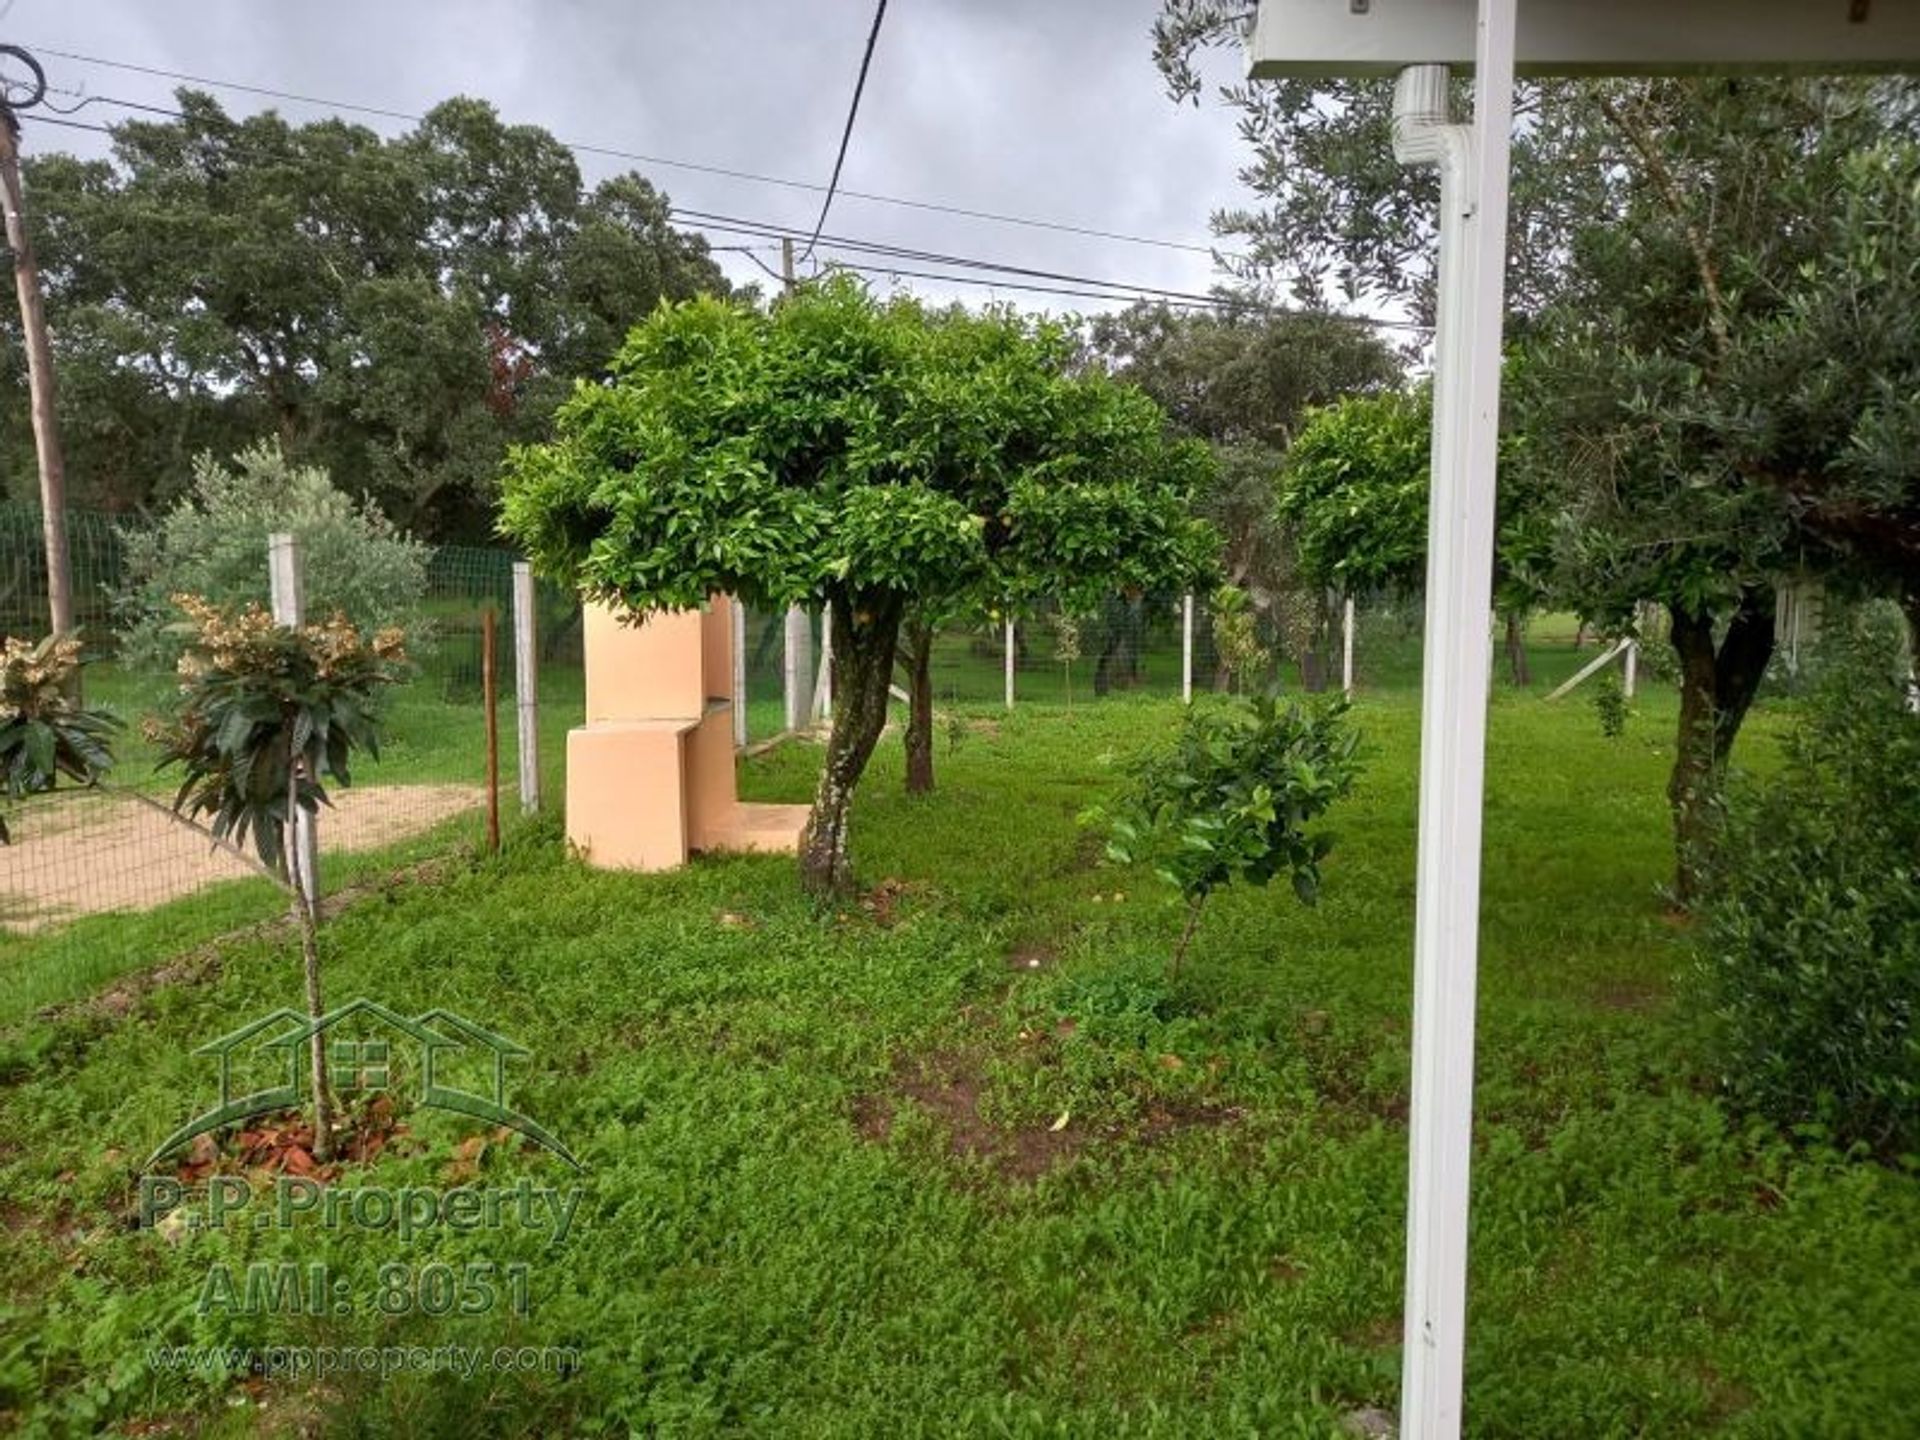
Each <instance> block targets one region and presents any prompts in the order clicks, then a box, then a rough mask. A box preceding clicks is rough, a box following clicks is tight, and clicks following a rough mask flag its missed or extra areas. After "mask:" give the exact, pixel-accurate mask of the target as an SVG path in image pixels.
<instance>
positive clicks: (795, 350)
mask: <svg viewBox="0 0 1920 1440" xmlns="http://www.w3.org/2000/svg"><path fill="white" fill-rule="evenodd" d="M1073 354H1074V351H1073V345H1072V337H1071V336H1070V335H1069V333H1068V332H1067V331H1066V330H1065V329H1063V328H1062V327H1059V326H1056V325H1051V324H1048V323H1044V322H1034V321H1029V320H1024V319H1022V318H1020V317H1018V316H1016V315H1014V314H1012V313H1011V312H1007V311H993V312H988V313H984V314H971V313H968V312H966V311H963V310H949V311H944V312H934V313H930V312H929V311H927V310H926V309H924V308H923V307H922V306H920V305H919V304H917V303H915V302H914V301H912V300H908V299H903V298H902V299H894V300H890V301H880V300H876V299H875V298H874V297H872V296H871V295H869V294H868V292H867V291H866V290H865V289H864V288H863V287H862V286H861V285H859V284H858V283H856V282H854V281H853V280H851V279H849V278H846V277H840V278H837V279H834V280H830V281H828V282H825V283H823V284H820V285H818V286H809V287H805V288H803V289H802V290H801V291H799V292H797V293H796V294H794V295H793V296H790V297H788V298H786V299H784V300H783V301H781V302H780V303H779V304H777V305H775V306H774V307H773V308H772V309H771V310H770V311H760V310H754V309H749V308H747V307H745V306H742V305H738V304H729V303H726V302H722V301H718V300H705V299H703V300H693V301H689V302H685V303H681V304H678V305H672V306H666V307H662V308H661V309H660V310H658V311H656V312H655V313H654V314H653V315H652V316H651V317H649V318H648V320H647V321H646V322H645V323H643V324H642V325H640V326H639V327H638V328H637V329H635V331H634V332H633V334H632V335H631V336H630V337H629V339H628V341H627V343H626V345H625V346H624V347H623V348H622V349H621V351H620V353H619V355H618V356H617V357H616V359H615V361H614V363H613V368H612V373H611V376H610V379H609V382H608V383H606V384H598V385H596V384H582V385H580V386H579V387H577V388H576V390H575V392H574V395H573V397H572V398H571V399H570V400H569V401H567V403H566V404H565V405H563V406H562V407H561V409H560V411H559V414H558V416H557V424H556V433H555V438H554V440H553V441H552V442H551V443H550V444H546V445H541V446H533V447H525V448H521V449H517V450H516V451H514V453H513V455H512V458H511V461H510V464H509V467H508V478H507V486H506V499H505V508H504V519H503V522H502V523H503V526H504V528H505V530H506V531H507V533H508V534H510V535H512V536H513V537H514V538H515V539H516V540H517V541H519V542H520V543H521V544H522V545H523V546H525V547H526V549H527V551H528V553H529V555H530V556H531V557H532V558H533V560H534V563H535V564H536V565H537V566H538V567H539V568H540V569H542V570H543V571H545V572H546V573H547V574H549V575H551V576H552V577H554V578H555V579H557V580H559V581H560V582H562V583H564V584H568V585H572V586H576V587H578V588H579V589H581V590H582V591H584V592H585V593H586V594H587V595H589V596H590V597H592V598H594V599H597V600H603V601H607V602H611V603H613V604H615V605H617V606H619V607H622V608H624V609H626V610H629V611H633V612H636V613H641V614H644V613H646V612H648V611H653V610H660V609H685V608H689V607H692V606H696V605H699V604H701V603H703V602H704V601H705V600H706V599H707V597H708V596H709V595H711V594H713V593H715V592H722V591H724V592H727V593H730V594H732V595H735V596H737V597H739V598H741V599H743V600H745V601H746V602H747V603H749V604H752V605H755V606H759V607H762V608H766V609H778V608H781V607H784V606H786V605H789V604H810V605H812V604H825V605H828V606H830V607H831V617H832V627H833V629H832V637H833V653H834V664H835V683H834V686H833V694H834V729H833V736H832V740H831V743H830V745H829V748H828V755H827V763H826V767H825V770H824V772H823V774H822V779H821V788H820V792H819V795H818V798H817V799H816V803H815V807H814V817H813V822H812V826H811V827H810V829H809V833H808V839H807V842H806V851H805V854H804V855H803V872H804V874H805V875H806V877H807V879H808V882H809V883H810V884H812V885H814V886H816V887H818V888H839V887H841V886H844V885H845V884H846V883H847V881H848V879H849V874H850V872H849V868H848V858H847V852H846V844H845V827H846V805H847V801H848V799H849V798H850V796H851V792H852V789H853V786H854V785H855V784H856V783H857V781H858V779H859V776H860V774H861V772H862V771H863V770H864V768H865V765H866V761H867V758H868V756H869V755H870V754H871V752H872V748H873V744H874V742H875V741H876V740H877V739H878V737H879V733H880V730H881V728H882V726H883V725H884V723H885V719H886V704H887V692H888V685H889V683H890V680H891V677H892V671H893V663H894V657H895V650H896V644H897V640H898V636H899V632H900V626H901V622H902V619H903V617H904V615H905V613H906V611H907V610H908V608H909V607H910V606H926V607H931V608H935V609H938V608H939V607H941V606H944V605H950V604H953V603H955V602H957V601H958V600H960V599H961V598H964V597H977V598H980V599H986V600H993V601H998V602H1001V603H1020V602H1022V601H1024V600H1027V599H1030V598H1034V597H1038V596H1041V595H1048V596H1060V597H1064V602H1065V603H1067V604H1068V605H1069V606H1070V607H1075V606H1079V607H1084V606H1087V605H1090V604H1092V603H1095V602H1096V601H1097V600H1098V599H1099V598H1100V597H1102V596H1104V595H1106V594H1109V593H1111V592H1112V591H1114V590H1116V589H1119V590H1128V589H1142V590H1144V589H1149V588H1153V587H1156V586H1161V585H1166V584H1170V583H1179V582H1180V581H1181V580H1183V579H1185V578H1188V577H1191V576H1196V575H1202V574H1204V573H1206V571H1207V570H1208V569H1209V568H1210V566H1211V563H1212V559H1213V556H1214V555H1215V554H1216V553H1217V548H1218V538H1217V536H1215V535H1214V534H1213V532H1212V531H1211V529H1210V527H1208V526H1207V525H1205V524H1204V523H1203V522H1200V521H1198V520H1196V519H1194V518H1193V516H1192V514H1191V510H1190V504H1191V497H1192V494H1193V492H1194V491H1195V490H1196V489H1198V488H1201V487H1203V486H1204V485H1205V483H1206V481H1207V479H1208V476H1209V473H1210V470H1211V463H1212V462H1211V458H1210V456H1209V454H1208V452H1207V449H1206V447H1205V446H1204V445H1203V444H1201V443H1199V442H1198V441H1194V440H1180V439H1176V438H1174V437H1173V436H1171V434H1170V433H1169V426H1168V423H1167V419H1166V416H1165V414H1164V413H1163V412H1162V411H1161V410H1160V408H1159V407H1158V406H1157V405H1155V404H1154V403H1153V401H1152V400H1150V399H1149V398H1147V396H1146V395H1145V394H1143V393H1142V392H1141V391H1139V390H1137V389H1135V388H1133V387H1131V386H1127V385H1123V384H1120V383H1118V382H1116V381H1114V380H1113V379H1111V378H1110V377H1108V376H1107V375H1105V374H1102V373H1097V372H1094V373H1074V371H1073V368H1072V365H1071V361H1072V359H1073Z"/></svg>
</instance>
